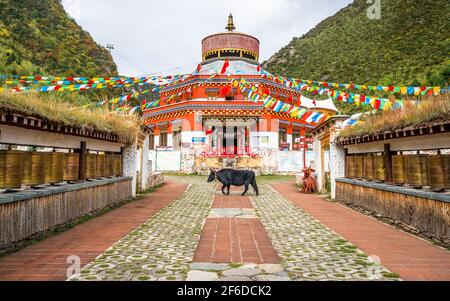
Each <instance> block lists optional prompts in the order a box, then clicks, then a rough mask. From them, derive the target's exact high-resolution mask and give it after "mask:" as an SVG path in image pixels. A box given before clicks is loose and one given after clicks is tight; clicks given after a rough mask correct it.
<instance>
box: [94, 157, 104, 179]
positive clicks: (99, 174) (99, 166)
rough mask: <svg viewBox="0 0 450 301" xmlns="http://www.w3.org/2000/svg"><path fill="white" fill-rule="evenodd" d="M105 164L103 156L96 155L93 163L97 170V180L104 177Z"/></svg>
mask: <svg viewBox="0 0 450 301" xmlns="http://www.w3.org/2000/svg"><path fill="white" fill-rule="evenodd" d="M105 162H106V157H105V155H97V162H95V163H96V168H97V178H101V177H104V176H105Z"/></svg>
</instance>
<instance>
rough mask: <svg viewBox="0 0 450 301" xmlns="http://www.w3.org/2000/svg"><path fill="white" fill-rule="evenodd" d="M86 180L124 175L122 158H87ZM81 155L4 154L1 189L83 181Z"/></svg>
mask: <svg viewBox="0 0 450 301" xmlns="http://www.w3.org/2000/svg"><path fill="white" fill-rule="evenodd" d="M86 156H87V158H86V171H87V173H86V178H87V179H97V178H102V177H113V176H120V175H122V155H120V154H104V155H97V154H87V155H86ZM79 166H80V165H79V154H77V153H58V152H52V153H44V152H25V151H13V150H2V151H0V189H18V188H21V187H22V186H31V187H35V186H39V185H44V184H56V183H61V182H75V181H78V179H79Z"/></svg>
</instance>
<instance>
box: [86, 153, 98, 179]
mask: <svg viewBox="0 0 450 301" xmlns="http://www.w3.org/2000/svg"><path fill="white" fill-rule="evenodd" d="M86 178H87V179H90V180H92V179H95V178H97V155H95V154H87V155H86Z"/></svg>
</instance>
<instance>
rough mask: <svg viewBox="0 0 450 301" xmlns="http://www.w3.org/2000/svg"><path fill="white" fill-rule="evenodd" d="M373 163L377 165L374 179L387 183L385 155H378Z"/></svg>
mask: <svg viewBox="0 0 450 301" xmlns="http://www.w3.org/2000/svg"><path fill="white" fill-rule="evenodd" d="M373 162H374V165H375V170H374V178H375V181H379V182H385V181H386V172H385V170H386V163H385V162H384V156H383V155H376V156H374V157H373Z"/></svg>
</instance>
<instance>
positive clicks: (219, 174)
mask: <svg viewBox="0 0 450 301" xmlns="http://www.w3.org/2000/svg"><path fill="white" fill-rule="evenodd" d="M216 179H217V181H219V182H220V183H222V184H223V186H222V193H223V194H225V195H230V187H231V185H233V186H245V191H244V193H242V196H244V195H245V194H246V193H247V191H248V187H249V185H252V187H253V190H255V193H256V195H259V190H258V185H257V184H256V175H255V173H254V172H253V171H250V170H234V169H222V170H219V171H215V170H211V173H210V174H209V177H208V183H211V182H213V181H214V180H216ZM225 188H227V190H228V192H227V193H225Z"/></svg>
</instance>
